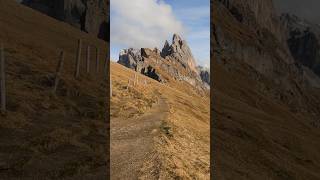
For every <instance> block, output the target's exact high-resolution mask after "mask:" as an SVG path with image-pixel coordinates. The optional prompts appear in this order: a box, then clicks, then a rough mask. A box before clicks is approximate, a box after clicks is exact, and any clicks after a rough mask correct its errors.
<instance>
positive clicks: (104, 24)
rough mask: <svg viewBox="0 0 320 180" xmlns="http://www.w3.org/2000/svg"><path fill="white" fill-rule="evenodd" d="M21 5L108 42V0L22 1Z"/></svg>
mask: <svg viewBox="0 0 320 180" xmlns="http://www.w3.org/2000/svg"><path fill="white" fill-rule="evenodd" d="M22 4H24V5H26V6H29V7H31V8H33V9H35V10H38V11H40V12H42V13H44V14H47V15H49V16H51V17H53V18H56V19H58V20H60V21H64V22H66V23H68V24H70V25H72V26H74V27H76V28H78V29H81V30H82V31H85V32H88V33H90V34H94V35H96V36H97V37H98V38H100V39H103V40H105V41H108V40H109V30H108V29H109V27H108V26H109V13H108V8H109V0H55V1H51V0H23V1H22Z"/></svg>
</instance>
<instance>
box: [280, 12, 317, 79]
mask: <svg viewBox="0 0 320 180" xmlns="http://www.w3.org/2000/svg"><path fill="white" fill-rule="evenodd" d="M281 21H282V23H283V24H284V26H285V27H286V28H287V42H288V46H289V49H290V51H291V54H292V55H293V57H294V59H295V60H296V61H297V62H299V63H301V64H302V65H304V66H306V67H308V68H310V69H311V70H312V71H313V72H314V73H315V74H317V75H318V76H319V77H320V26H319V25H316V24H312V23H310V22H308V21H306V20H303V19H300V18H298V17H297V16H295V15H290V14H283V15H282V16H281Z"/></svg>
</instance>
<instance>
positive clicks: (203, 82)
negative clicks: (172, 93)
mask: <svg viewBox="0 0 320 180" xmlns="http://www.w3.org/2000/svg"><path fill="white" fill-rule="evenodd" d="M118 63H119V64H122V65H124V66H126V67H128V68H131V69H134V70H135V71H137V72H139V73H141V74H144V75H146V76H149V77H151V78H153V79H155V80H157V81H159V82H163V83H165V82H168V81H170V79H171V80H176V81H185V82H187V83H189V84H191V85H193V86H194V87H196V88H198V89H209V88H210V87H209V83H210V79H209V76H210V72H209V71H207V70H205V69H203V68H201V70H200V69H198V68H197V67H196V63H195V59H194V58H193V55H192V53H191V50H190V48H189V46H188V44H187V42H186V41H185V40H183V39H182V38H181V36H179V35H178V34H174V35H173V37H172V44H169V42H168V41H165V43H164V46H163V48H162V50H161V52H160V51H159V50H158V49H157V48H154V49H150V48H141V49H133V48H129V49H124V50H122V51H121V52H120V54H119V60H118ZM201 75H202V76H201Z"/></svg>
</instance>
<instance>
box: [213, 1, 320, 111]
mask: <svg viewBox="0 0 320 180" xmlns="http://www.w3.org/2000/svg"><path fill="white" fill-rule="evenodd" d="M213 4H214V7H215V8H214V11H212V15H213V17H212V19H213V24H212V27H213V28H212V29H213V31H212V37H214V38H213V41H212V42H211V43H212V47H213V56H214V57H215V60H216V61H217V62H218V63H219V64H223V67H224V68H226V69H227V70H228V71H231V72H233V71H241V69H247V68H248V77H249V78H250V79H252V80H253V81H255V82H257V84H259V85H257V86H258V87H256V88H257V89H259V90H260V93H263V94H268V96H270V98H272V99H274V101H279V103H280V102H281V103H285V104H288V106H290V108H292V109H294V110H297V109H299V111H300V110H301V111H302V109H305V107H309V109H308V111H314V112H316V111H318V109H317V108H314V107H313V106H314V104H317V102H316V101H306V99H308V98H307V97H308V96H309V94H308V91H310V88H313V87H317V85H316V83H318V82H319V81H318V80H316V79H314V78H315V76H313V75H312V74H310V72H308V73H306V72H305V67H306V66H308V67H312V69H313V71H314V72H317V66H316V65H315V64H317V63H316V62H317V57H318V55H317V51H318V50H319V46H318V45H317V42H316V41H317V40H316V37H317V35H315V33H314V32H312V31H311V30H309V31H308V30H305V29H303V30H302V31H301V30H299V31H301V33H300V35H296V34H295V33H296V30H293V31H292V30H290V31H289V32H288V29H290V28H288V26H289V27H290V23H291V21H290V22H288V21H287V22H286V23H285V22H284V21H285V20H283V19H281V18H280V17H279V16H277V14H276V13H275V11H274V8H273V5H272V0H255V1H251V0H246V1H243V0H237V1H228V0H225V1H223V0H214V1H213ZM291 29H292V28H291ZM311 29H312V28H311ZM313 34H314V35H313ZM301 46H304V47H301ZM317 49H318V50H317ZM306 57H307V58H306ZM297 59H299V60H297ZM308 63H311V64H308ZM247 66H248V67H247ZM263 80H267V81H268V82H269V83H268V85H266V84H265V82H264V81H263ZM270 83H271V84H273V85H272V86H273V88H270V86H271V85H270ZM311 85H312V86H311ZM311 109H312V110H311ZM303 111H304V110H303Z"/></svg>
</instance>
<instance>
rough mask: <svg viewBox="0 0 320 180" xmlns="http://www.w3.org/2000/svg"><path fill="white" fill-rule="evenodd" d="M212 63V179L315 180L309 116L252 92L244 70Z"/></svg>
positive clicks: (319, 162) (317, 162)
mask: <svg viewBox="0 0 320 180" xmlns="http://www.w3.org/2000/svg"><path fill="white" fill-rule="evenodd" d="M213 65H214V72H215V73H214V77H215V78H214V82H215V84H216V86H215V88H214V90H213V91H214V102H213V104H214V109H213V118H215V121H214V122H215V123H214V124H213V125H212V128H213V130H212V136H213V137H215V139H214V141H213V142H214V143H213V147H212V149H213V157H212V158H213V161H214V162H215V166H214V168H215V171H214V172H213V175H214V177H216V179H246V180H247V179H319V178H320V174H319V173H318V169H319V166H320V156H319V154H318V152H319V150H320V143H319V138H320V133H319V130H318V129H317V128H315V127H314V126H312V125H311V122H312V119H311V117H310V116H308V115H306V114H301V113H294V112H292V111H290V108H289V107H288V106H286V105H285V104H279V103H278V102H275V101H273V100H272V99H270V98H268V96H266V95H265V94H261V93H259V92H258V91H257V90H256V89H254V88H252V87H255V84H256V82H255V81H252V80H249V79H248V74H247V73H246V72H248V71H249V69H244V70H243V71H242V72H229V71H226V70H225V69H224V68H223V67H222V66H221V65H220V64H217V63H214V64H213ZM222 77H223V78H222Z"/></svg>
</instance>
